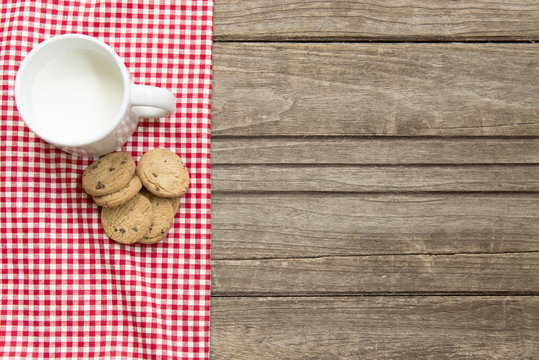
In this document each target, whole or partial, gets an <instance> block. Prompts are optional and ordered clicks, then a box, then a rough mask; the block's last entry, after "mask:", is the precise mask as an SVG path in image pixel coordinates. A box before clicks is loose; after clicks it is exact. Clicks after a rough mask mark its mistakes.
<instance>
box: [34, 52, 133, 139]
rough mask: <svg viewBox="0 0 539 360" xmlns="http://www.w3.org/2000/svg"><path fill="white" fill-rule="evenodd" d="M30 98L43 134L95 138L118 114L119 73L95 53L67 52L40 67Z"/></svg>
mask: <svg viewBox="0 0 539 360" xmlns="http://www.w3.org/2000/svg"><path fill="white" fill-rule="evenodd" d="M31 97H32V107H33V112H34V116H35V118H36V119H37V121H38V122H39V127H40V129H43V131H44V133H46V134H48V135H50V136H54V138H55V139H58V138H59V137H61V139H67V140H68V141H70V142H73V141H77V142H87V141H89V140H96V137H100V136H101V135H102V134H103V132H104V131H106V129H107V128H108V127H109V125H110V123H111V122H113V121H114V120H115V119H116V117H117V116H118V115H119V111H120V108H121V104H122V97H123V83H122V75H121V73H120V70H119V69H118V68H117V66H116V65H115V64H114V63H113V62H112V60H109V59H108V58H106V57H104V56H103V55H101V54H98V53H97V52H93V51H89V50H73V51H68V52H65V53H62V54H60V55H58V56H57V57H55V58H54V59H52V60H51V61H49V62H48V63H46V64H45V65H44V66H43V68H42V69H41V70H40V71H39V73H38V75H37V76H36V78H35V80H34V83H33V84H32V93H31Z"/></svg>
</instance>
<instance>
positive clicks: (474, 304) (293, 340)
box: [210, 296, 539, 360]
mask: <svg viewBox="0 0 539 360" xmlns="http://www.w3.org/2000/svg"><path fill="white" fill-rule="evenodd" d="M211 311H212V313H211V316H212V317H211V325H210V326H211V334H212V335H211V345H210V347H211V357H212V359H215V360H217V359H246V360H247V359H248V360H258V359H260V360H262V359H271V360H273V359H285V358H286V359H328V360H329V359H332V360H333V359H386V360H389V359H500V360H502V359H535V358H537V357H538V355H539V352H538V349H539V298H538V297H518V296H511V297H475V296H469V297H458V296H457V297H455V296H449V297H446V296H436V297H376V296H374V297H373V296H368V297H338V298H328V297H321V298H320V297H306V298H305V297H301V298H281V297H279V298H213V299H212V309H211Z"/></svg>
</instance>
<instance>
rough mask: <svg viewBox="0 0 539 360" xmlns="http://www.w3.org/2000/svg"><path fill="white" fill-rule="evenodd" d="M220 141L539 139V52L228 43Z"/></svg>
mask: <svg viewBox="0 0 539 360" xmlns="http://www.w3.org/2000/svg"><path fill="white" fill-rule="evenodd" d="M213 74H214V87H213V99H212V135H213V136H219V135H227V136H240V135H241V136H244V135H247V136H263V135H272V136H274V135H286V136H290V135H347V136H350V135H358V136H371V135H384V136H386V135H387V136H425V135H428V136H485V135H488V136H491V135H495V136H533V135H539V121H538V120H537V119H538V115H539V81H538V80H537V79H539V47H538V46H537V45H536V44H388V43H382V44H353V43H349V44H299V43H284V44H275V43H221V44H215V47H214V73H213Z"/></svg>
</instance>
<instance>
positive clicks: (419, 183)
mask: <svg viewBox="0 0 539 360" xmlns="http://www.w3.org/2000/svg"><path fill="white" fill-rule="evenodd" d="M211 176H212V193H213V194H217V193H219V192H228V191H233V192H259V191H278V192H303V191H324V192H402V191H445V192H453V191H455V192H456V191H539V165H531V166H526V165H517V166H499V165H478V166H476V165H472V166H343V165H337V166H333V165H329V166H311V165H308V166H298V165H290V166H287V165H215V166H213V167H212V175H211Z"/></svg>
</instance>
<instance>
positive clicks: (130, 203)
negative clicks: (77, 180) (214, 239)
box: [82, 149, 189, 244]
mask: <svg viewBox="0 0 539 360" xmlns="http://www.w3.org/2000/svg"><path fill="white" fill-rule="evenodd" d="M82 187H83V188H84V190H85V191H86V192H87V193H88V194H89V195H92V197H93V199H94V201H95V203H96V204H97V205H99V206H102V207H103V208H102V210H101V224H102V226H103V230H105V233H106V234H107V235H108V236H109V237H110V238H111V239H112V240H114V241H117V242H119V243H121V244H133V243H142V244H154V243H157V242H159V241H161V240H163V239H164V238H165V237H166V236H167V234H168V231H169V230H170V228H171V227H172V222H173V220H174V215H176V213H177V212H178V209H179V207H180V198H179V197H180V196H181V195H183V194H185V193H186V192H187V189H188V187H189V173H188V172H187V168H186V167H185V165H184V164H183V161H182V160H181V159H180V157H179V156H178V155H176V154H174V153H173V152H172V151H170V150H167V149H153V150H150V151H148V152H147V153H146V154H144V155H142V157H141V159H140V161H139V164H138V165H136V164H135V161H134V160H133V158H132V157H131V155H129V154H128V153H126V152H115V153H111V154H108V155H106V156H104V157H102V158H100V159H98V160H96V161H94V162H93V163H92V164H90V166H88V168H87V169H86V170H84V173H83V174H82Z"/></svg>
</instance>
